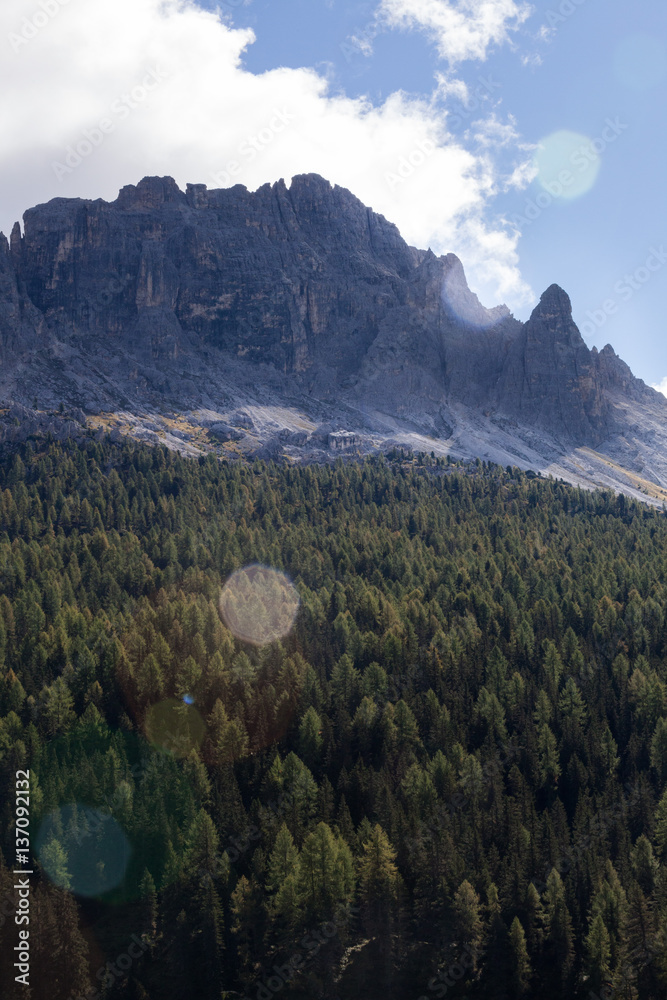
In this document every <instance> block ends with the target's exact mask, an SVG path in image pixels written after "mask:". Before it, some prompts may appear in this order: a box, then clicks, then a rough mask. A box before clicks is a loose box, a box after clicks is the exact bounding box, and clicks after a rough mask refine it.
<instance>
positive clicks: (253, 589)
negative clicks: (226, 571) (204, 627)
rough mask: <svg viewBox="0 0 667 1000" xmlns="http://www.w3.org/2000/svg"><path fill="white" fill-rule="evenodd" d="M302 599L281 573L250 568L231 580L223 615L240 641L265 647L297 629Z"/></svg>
mask: <svg viewBox="0 0 667 1000" xmlns="http://www.w3.org/2000/svg"><path fill="white" fill-rule="evenodd" d="M300 603H301V599H300V597H299V592H298V591H297V589H296V587H295V586H294V584H293V583H292V582H291V581H290V580H289V579H288V578H287V576H285V574H284V573H280V572H279V571H278V570H275V569H269V568H268V567H266V566H246V568H245V569H241V570H238V571H237V572H236V573H234V574H232V576H230V578H229V580H228V581H227V583H226V584H225V586H224V587H223V589H222V593H221V595H220V614H221V615H222V619H223V621H224V622H225V625H226V626H227V628H228V629H229V630H230V632H232V633H233V634H234V635H235V636H236V637H237V639H242V640H243V641H244V642H249V643H251V644H252V645H254V646H265V645H267V644H268V643H270V642H274V641H275V640H276V639H283V638H284V637H285V636H286V635H289V633H290V632H291V631H292V629H293V628H294V622H295V621H296V616H297V613H298V611H299V605H300Z"/></svg>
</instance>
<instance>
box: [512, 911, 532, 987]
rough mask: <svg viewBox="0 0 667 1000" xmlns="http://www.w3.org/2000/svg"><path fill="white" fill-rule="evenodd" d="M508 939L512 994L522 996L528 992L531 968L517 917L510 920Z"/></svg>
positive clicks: (522, 931) (523, 934) (521, 928)
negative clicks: (510, 957)
mask: <svg viewBox="0 0 667 1000" xmlns="http://www.w3.org/2000/svg"><path fill="white" fill-rule="evenodd" d="M509 941H510V948H511V951H512V989H513V996H514V997H522V996H524V995H525V994H526V993H527V992H528V987H529V985H530V979H531V974H532V970H531V967H530V959H529V957H528V947H527V945H526V935H525V933H524V930H523V927H522V926H521V921H520V920H519V918H518V917H515V918H514V920H513V921H512V925H511V927H510V933H509Z"/></svg>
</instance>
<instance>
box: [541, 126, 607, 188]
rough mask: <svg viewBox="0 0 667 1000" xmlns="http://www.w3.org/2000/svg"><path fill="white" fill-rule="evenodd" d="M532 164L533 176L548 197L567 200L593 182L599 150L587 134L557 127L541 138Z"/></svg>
mask: <svg viewBox="0 0 667 1000" xmlns="http://www.w3.org/2000/svg"><path fill="white" fill-rule="evenodd" d="M597 145H598V146H599V145H600V143H597ZM535 168H536V170H537V180H538V181H539V183H540V184H541V186H542V187H543V188H544V190H545V191H547V192H548V193H549V195H550V196H551V197H552V198H554V199H556V200H564V201H569V200H570V199H572V198H579V197H580V196H581V195H582V194H586V192H587V191H590V189H591V188H592V187H593V185H594V184H595V181H596V180H597V176H598V173H599V172H600V152H599V151H598V148H596V142H595V141H594V140H592V139H589V138H588V136H586V135H582V134H581V133H580V132H570V131H568V130H567V129H561V130H560V131H558V132H553V133H552V134H551V135H549V136H547V137H546V139H542V141H541V142H540V144H539V147H538V150H537V153H536V155H535Z"/></svg>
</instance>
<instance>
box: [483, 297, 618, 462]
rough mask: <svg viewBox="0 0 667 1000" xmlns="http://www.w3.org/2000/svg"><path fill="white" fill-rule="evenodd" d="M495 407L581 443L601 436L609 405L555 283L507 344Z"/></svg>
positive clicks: (592, 358) (607, 421) (606, 427)
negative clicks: (511, 342) (512, 342)
mask: <svg viewBox="0 0 667 1000" xmlns="http://www.w3.org/2000/svg"><path fill="white" fill-rule="evenodd" d="M497 407H498V409H499V410H500V411H501V412H503V413H506V414H509V415H511V416H512V417H514V418H515V419H516V420H517V421H519V422H522V423H525V424H528V425H531V426H536V427H540V428H542V429H543V430H547V431H549V432H551V433H554V432H555V433H556V434H557V435H560V436H562V437H565V438H566V439H570V440H576V441H579V442H581V443H585V444H597V443H599V442H600V441H601V440H603V439H604V437H606V436H607V434H608V432H609V426H610V407H609V402H608V401H607V400H606V399H605V396H604V393H603V389H602V384H601V381H600V379H599V369H598V366H597V364H596V358H595V356H594V355H593V354H592V352H591V351H590V350H589V349H588V347H587V346H586V344H585V343H584V340H583V338H582V336H581V334H580V333H579V330H578V328H577V326H576V325H575V323H574V321H573V319H572V306H571V303H570V299H569V297H568V295H567V294H566V293H565V292H564V291H563V289H562V288H559V286H558V285H551V286H550V288H548V289H547V290H546V292H544V294H543V295H542V297H541V299H540V302H539V304H538V305H537V306H536V308H535V309H534V311H533V313H532V315H531V317H530V319H529V320H528V322H527V323H525V324H524V326H523V329H522V330H521V333H520V334H519V336H518V337H517V339H516V341H515V342H514V344H513V345H512V349H511V350H510V352H509V354H508V356H507V360H506V362H505V366H504V370H503V373H502V376H501V378H500V380H499V383H498V393H497Z"/></svg>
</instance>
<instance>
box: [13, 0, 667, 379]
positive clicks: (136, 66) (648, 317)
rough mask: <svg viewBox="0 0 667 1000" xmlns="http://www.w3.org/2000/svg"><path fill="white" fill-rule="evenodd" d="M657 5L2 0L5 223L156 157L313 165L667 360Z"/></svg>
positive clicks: (430, 241) (104, 189)
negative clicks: (556, 290)
mask: <svg viewBox="0 0 667 1000" xmlns="http://www.w3.org/2000/svg"><path fill="white" fill-rule="evenodd" d="M666 38H667V8H665V7H664V5H663V4H662V3H658V2H657V0H644V2H642V4H641V5H638V4H636V3H633V2H630V0H553V2H550V0H536V2H533V3H530V4H528V3H523V2H522V0H375V2H371V3H359V2H352V0H350V2H343V0H245V2H240V0H227V2H226V3H217V4H212V3H200V4H194V3H190V2H177V0H167V2H161V0H115V2H114V3H109V2H108V0H67V2H63V0H3V2H2V6H1V8H0V45H3V46H4V50H3V52H2V59H0V83H1V85H2V94H3V100H2V102H1V104H0V107H1V108H2V112H1V114H2V117H1V128H2V131H1V134H2V136H3V143H2V146H1V147H0V172H1V173H0V176H1V177H2V185H1V187H0V228H2V229H4V230H5V231H7V230H8V229H9V228H10V227H11V224H12V223H13V221H14V220H15V219H17V218H19V217H20V216H21V214H22V212H23V211H24V210H25V209H26V208H28V207H31V206H32V205H34V204H37V203H39V202H43V201H46V200H48V199H50V198H53V197H63V196H66V197H75V196H80V197H86V198H96V197H103V198H106V199H113V198H115V196H116V194H117V191H118V189H119V188H120V187H121V186H123V185H124V184H128V183H136V182H137V181H138V180H139V179H140V178H141V177H142V176H144V175H147V174H170V175H172V176H174V177H175V178H176V180H177V181H178V182H179V184H180V185H181V186H182V187H184V186H185V184H186V183H187V182H193V183H197V182H199V183H207V184H208V185H209V186H210V187H225V186H228V185H230V184H234V183H244V184H246V185H247V186H248V187H249V188H256V187H257V186H259V184H261V183H264V182H267V181H275V180H277V179H279V178H280V177H284V178H285V179H286V180H288V181H289V178H290V177H291V176H293V175H294V174H296V173H303V172H309V171H316V172H318V173H321V174H323V175H324V176H325V177H327V178H328V179H329V180H331V181H332V182H335V183H339V184H343V185H345V186H346V187H349V188H350V189H351V190H352V191H353V192H354V193H355V194H357V195H358V196H359V197H360V198H361V199H362V200H363V201H364V202H366V203H367V204H369V205H371V206H372V207H373V208H374V209H376V210H377V211H379V212H382V214H384V215H386V216H387V218H389V219H390V220H391V221H393V222H395V223H396V224H397V225H398V226H399V228H400V229H401V231H402V233H403V235H404V236H405V238H406V239H407V240H408V241H409V242H410V243H412V244H414V245H418V246H421V247H426V246H431V247H432V248H433V250H434V251H436V252H438V253H445V252H448V251H453V252H455V253H457V254H458V255H459V256H460V257H461V259H462V260H463V262H464V265H465V268H466V272H467V274H468V276H469V280H470V283H471V285H472V286H473V287H474V288H475V290H476V291H477V292H478V294H479V295H480V297H481V298H482V300H483V301H484V302H485V304H487V305H493V304H495V303H497V302H499V301H505V302H506V303H507V304H508V305H509V306H510V308H511V309H512V310H513V311H514V312H515V314H516V315H517V316H518V317H519V318H522V319H523V318H525V317H526V316H527V315H529V313H530V309H531V308H532V306H533V305H534V303H535V301H536V299H537V297H538V296H539V294H540V293H541V292H542V291H543V290H544V289H545V288H546V287H547V286H548V285H549V284H551V283H552V282H554V281H556V282H558V283H559V284H561V285H562V286H563V287H564V288H565V289H566V291H567V292H568V293H569V294H570V297H571V298H572V302H573V306H574V315H575V319H576V320H577V322H578V323H579V324H580V327H581V329H582V332H583V334H584V336H585V339H586V341H587V343H588V344H589V345H591V346H592V345H593V344H596V345H597V346H598V347H603V346H604V345H605V344H606V343H611V344H612V345H613V347H614V348H615V350H616V351H617V352H618V353H619V354H620V355H621V356H622V357H623V358H624V359H625V360H626V361H627V362H628V363H629V364H630V365H631V367H632V368H633V370H634V371H635V373H636V374H637V375H639V376H641V377H642V378H644V379H645V380H646V381H648V382H651V383H657V382H660V381H662V379H664V378H666V377H667V340H666V339H665V337H664V336H663V320H662V315H663V309H664V307H663V297H664V294H663V293H664V289H665V286H666V284H667V282H666V278H667V225H666V221H667V219H666V217H667V207H666V201H665V198H664V195H663V177H664V154H665V146H666V145H667V144H666V141H665V128H666V124H665V115H666V111H665V109H666V108H667V57H666V47H665V43H666Z"/></svg>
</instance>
